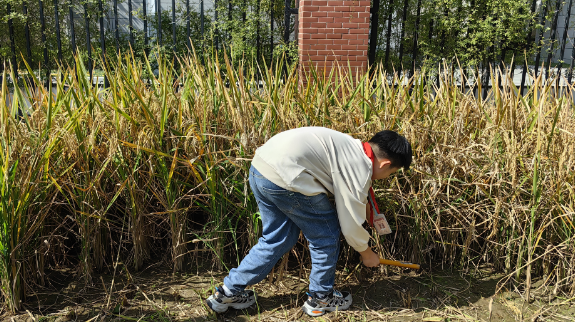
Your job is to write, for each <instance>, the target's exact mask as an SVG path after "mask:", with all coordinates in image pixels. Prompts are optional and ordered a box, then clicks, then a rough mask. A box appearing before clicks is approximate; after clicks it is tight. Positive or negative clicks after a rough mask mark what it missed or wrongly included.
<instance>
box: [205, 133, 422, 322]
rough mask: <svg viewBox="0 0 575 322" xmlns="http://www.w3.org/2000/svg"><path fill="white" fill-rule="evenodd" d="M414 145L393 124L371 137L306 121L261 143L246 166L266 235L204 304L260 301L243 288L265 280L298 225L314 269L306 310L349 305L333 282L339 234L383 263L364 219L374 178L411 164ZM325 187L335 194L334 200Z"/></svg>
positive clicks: (241, 305)
mask: <svg viewBox="0 0 575 322" xmlns="http://www.w3.org/2000/svg"><path fill="white" fill-rule="evenodd" d="M410 164H411V145H410V144H409V142H408V141H407V140H406V139H405V138H404V137H403V136H401V135H399V134H397V133H396V132H393V131H381V132H379V133H377V134H375V135H374V136H373V138H371V140H369V142H366V143H362V142H361V141H360V140H356V139H354V138H352V137H351V136H349V135H347V134H344V133H340V132H337V131H334V130H330V129H327V128H321V127H304V128H298V129H294V130H289V131H285V132H282V133H279V134H277V135H276V136H274V137H272V138H271V139H270V140H269V141H268V142H266V143H265V144H264V145H263V146H261V147H260V148H258V149H257V150H256V154H255V156H254V159H253V161H252V165H251V168H250V171H249V181H250V187H251V189H252V191H253V194H254V196H255V198H256V201H257V203H258V207H259V210H260V215H261V219H262V227H263V236H262V237H261V238H260V239H259V241H258V243H257V244H256V245H255V246H254V247H253V248H252V249H251V250H250V251H249V253H248V255H247V256H246V257H245V258H244V259H243V260H242V262H241V263H240V265H239V267H238V268H234V269H232V270H230V274H229V275H228V276H227V277H225V278H224V283H223V285H222V286H220V287H217V288H216V291H215V293H214V294H213V295H211V296H210V297H209V298H208V299H207V300H206V302H207V305H208V306H209V307H210V308H211V309H212V310H214V311H216V312H218V313H222V312H225V311H226V310H227V309H228V308H229V307H232V308H234V309H245V308H247V307H249V306H251V305H252V304H254V303H255V301H256V296H255V293H254V292H253V291H252V290H246V289H245V288H246V286H247V285H253V284H256V283H258V282H260V281H261V280H263V279H264V278H265V277H266V276H267V275H268V273H269V272H270V271H271V269H272V268H273V267H274V265H275V264H276V262H277V261H278V260H279V259H280V258H281V256H283V255H284V254H285V253H286V252H288V251H289V250H290V249H291V248H292V247H293V246H294V245H295V244H296V242H297V240H298V237H299V233H300V231H302V232H303V235H304V236H305V238H306V239H307V240H308V242H309V251H310V254H311V261H312V269H311V273H310V276H309V293H308V295H309V297H308V299H307V301H306V302H305V304H304V306H303V310H304V311H305V313H307V314H308V315H310V316H320V315H323V314H325V312H327V311H335V310H346V309H348V308H349V307H350V305H351V302H352V299H351V294H350V293H348V292H339V291H337V290H335V289H334V288H333V285H334V280H335V267H336V263H337V259H338V255H339V234H340V232H341V233H343V235H344V237H345V239H346V241H347V243H348V244H349V245H351V246H352V247H353V248H354V249H355V250H356V251H358V252H359V253H360V254H361V258H362V261H363V264H364V265H365V266H367V267H375V266H378V265H379V256H378V255H377V254H376V253H374V252H373V251H372V250H371V248H369V246H368V241H369V236H370V234H369V233H368V232H367V231H366V230H365V229H364V228H363V227H362V224H363V222H364V221H365V220H366V214H368V211H370V209H371V207H367V199H368V195H369V193H370V188H371V182H372V180H376V179H385V178H387V177H388V176H389V175H391V174H392V173H394V172H395V171H397V170H398V169H399V168H402V167H403V168H405V169H406V170H407V169H408V168H409V166H410ZM328 195H333V196H334V197H335V205H333V204H332V202H331V201H330V199H329V198H328Z"/></svg>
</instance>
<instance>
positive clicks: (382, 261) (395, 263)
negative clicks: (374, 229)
mask: <svg viewBox="0 0 575 322" xmlns="http://www.w3.org/2000/svg"><path fill="white" fill-rule="evenodd" d="M379 263H380V264H383V265H392V266H399V267H407V268H411V269H419V265H418V264H412V263H407V262H399V261H392V260H389V259H383V258H380V259H379Z"/></svg>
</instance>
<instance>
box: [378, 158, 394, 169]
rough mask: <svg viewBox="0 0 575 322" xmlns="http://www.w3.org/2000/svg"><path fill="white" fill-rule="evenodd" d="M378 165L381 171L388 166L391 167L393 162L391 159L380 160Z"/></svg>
mask: <svg viewBox="0 0 575 322" xmlns="http://www.w3.org/2000/svg"><path fill="white" fill-rule="evenodd" d="M378 163H379V168H380V169H383V168H384V167H385V166H386V165H389V166H391V160H389V159H379V160H378Z"/></svg>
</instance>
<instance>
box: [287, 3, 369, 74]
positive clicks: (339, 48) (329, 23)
mask: <svg viewBox="0 0 575 322" xmlns="http://www.w3.org/2000/svg"><path fill="white" fill-rule="evenodd" d="M370 5H371V1H332V0H300V1H299V10H298V16H299V17H298V18H299V26H298V27H299V33H298V44H299V62H300V68H301V70H306V71H308V70H309V69H310V65H311V64H313V65H314V66H315V68H316V69H317V70H319V71H323V70H324V67H325V72H326V75H329V72H330V71H331V69H332V68H333V67H335V66H337V65H339V66H341V67H344V68H345V69H344V71H347V70H348V67H347V66H348V61H349V66H351V67H352V73H353V74H355V75H357V74H359V75H361V74H363V73H365V72H366V71H367V61H368V57H367V49H368V38H369V18H370V13H369V9H370ZM336 61H337V63H336ZM336 64H337V65H336Z"/></svg>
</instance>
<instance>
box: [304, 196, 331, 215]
mask: <svg viewBox="0 0 575 322" xmlns="http://www.w3.org/2000/svg"><path fill="white" fill-rule="evenodd" d="M306 198H307V199H308V201H309V205H310V207H312V208H313V209H314V210H316V211H318V212H321V213H324V212H327V211H334V210H335V204H334V203H333V202H332V201H331V200H330V199H329V197H328V196H327V195H326V194H325V193H320V194H318V195H315V196H306Z"/></svg>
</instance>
